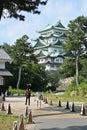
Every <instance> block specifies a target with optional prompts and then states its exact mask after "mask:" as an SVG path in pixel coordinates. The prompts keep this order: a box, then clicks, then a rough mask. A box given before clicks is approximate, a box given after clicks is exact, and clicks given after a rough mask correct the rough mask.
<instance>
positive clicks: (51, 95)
mask: <svg viewBox="0 0 87 130" xmlns="http://www.w3.org/2000/svg"><path fill="white" fill-rule="evenodd" d="M43 95H44V97H46V98H47V99H48V100H51V99H52V101H53V102H54V104H58V100H61V101H62V102H66V101H67V100H68V101H69V102H72V101H74V102H85V103H87V97H85V96H68V95H65V94H63V95H56V94H55V93H44V94H43Z"/></svg>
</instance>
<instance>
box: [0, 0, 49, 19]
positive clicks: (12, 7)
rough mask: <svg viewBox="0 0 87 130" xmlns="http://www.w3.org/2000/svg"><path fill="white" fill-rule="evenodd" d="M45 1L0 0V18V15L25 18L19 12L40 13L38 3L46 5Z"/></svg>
mask: <svg viewBox="0 0 87 130" xmlns="http://www.w3.org/2000/svg"><path fill="white" fill-rule="evenodd" d="M46 3H47V1H41V0H36V1H35V0H21V1H20V0H1V1H0V19H1V17H2V16H4V18H5V17H7V18H12V17H13V18H16V19H19V20H23V21H24V20H25V16H24V15H23V14H21V12H22V13H23V12H28V13H33V14H40V11H39V10H38V7H39V5H46ZM5 10H7V11H5Z"/></svg>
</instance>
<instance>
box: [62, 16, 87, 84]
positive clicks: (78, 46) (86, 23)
mask: <svg viewBox="0 0 87 130" xmlns="http://www.w3.org/2000/svg"><path fill="white" fill-rule="evenodd" d="M68 27H69V29H68V31H67V38H66V44H64V46H63V48H64V50H65V52H69V51H71V52H72V53H73V55H74V56H75V60H76V84H77V86H78V84H79V58H80V56H82V54H83V53H84V52H85V48H87V40H86V38H85V34H86V32H87V17H84V16H79V17H77V18H76V19H74V20H72V21H70V23H69V24H68Z"/></svg>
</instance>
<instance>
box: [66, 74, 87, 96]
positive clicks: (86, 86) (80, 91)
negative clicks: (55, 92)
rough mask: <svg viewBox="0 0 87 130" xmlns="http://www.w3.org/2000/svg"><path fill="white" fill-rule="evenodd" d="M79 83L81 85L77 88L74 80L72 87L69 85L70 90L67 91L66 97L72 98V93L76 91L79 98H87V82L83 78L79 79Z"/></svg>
mask: <svg viewBox="0 0 87 130" xmlns="http://www.w3.org/2000/svg"><path fill="white" fill-rule="evenodd" d="M79 81H80V84H79V85H78V86H77V85H76V82H75V78H74V79H73V80H72V83H71V85H69V87H68V89H67V90H66V91H65V95H68V96H70V93H71V92H72V91H76V95H77V96H87V91H86V90H87V81H86V80H85V79H84V78H83V77H82V76H80V77H79Z"/></svg>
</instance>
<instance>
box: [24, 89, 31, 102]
mask: <svg viewBox="0 0 87 130" xmlns="http://www.w3.org/2000/svg"><path fill="white" fill-rule="evenodd" d="M25 96H26V101H25V105H27V103H28V105H30V97H31V91H30V89H29V88H27V89H26V91H25Z"/></svg>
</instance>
